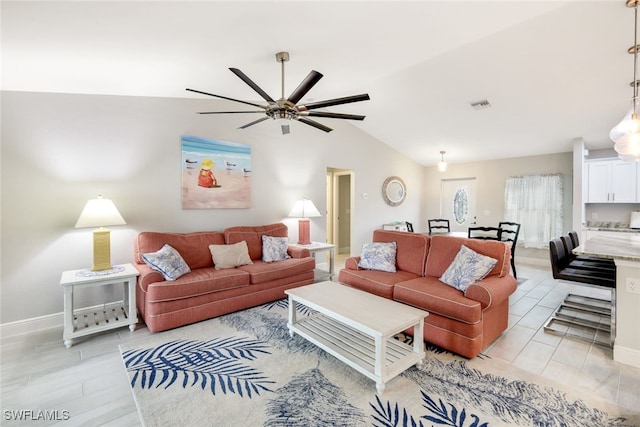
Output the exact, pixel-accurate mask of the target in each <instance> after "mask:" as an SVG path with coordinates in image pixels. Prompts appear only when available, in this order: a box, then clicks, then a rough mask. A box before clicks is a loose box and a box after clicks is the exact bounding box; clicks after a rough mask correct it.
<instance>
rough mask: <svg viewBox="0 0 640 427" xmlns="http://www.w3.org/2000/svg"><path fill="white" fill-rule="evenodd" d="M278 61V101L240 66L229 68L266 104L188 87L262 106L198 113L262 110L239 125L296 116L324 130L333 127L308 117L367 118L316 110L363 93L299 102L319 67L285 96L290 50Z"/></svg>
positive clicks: (315, 79) (362, 97)
mask: <svg viewBox="0 0 640 427" xmlns="http://www.w3.org/2000/svg"><path fill="white" fill-rule="evenodd" d="M276 61H278V62H279V63H280V64H281V68H282V73H281V78H282V82H281V88H282V96H281V98H280V99H278V100H277V101H276V100H274V99H273V98H271V97H270V96H269V94H267V93H266V92H265V91H264V90H262V88H261V87H260V86H258V85H257V84H256V83H255V82H254V81H253V80H251V79H250V78H249V77H248V76H247V75H246V74H244V73H243V72H242V71H240V70H239V69H237V68H229V70H230V71H231V72H232V73H233V74H235V75H236V76H238V77H239V78H240V79H241V80H242V81H243V82H245V83H246V84H247V85H248V86H249V87H251V88H252V89H253V90H254V91H255V92H256V93H257V94H258V95H260V97H262V99H264V100H265V101H266V102H267V105H261V104H256V103H253V102H248V101H242V100H239V99H235V98H230V97H227V96H222V95H216V94H214V93H208V92H203V91H199V90H195V89H189V88H187V90H188V91H191V92H195V93H200V94H202V95H208V96H213V97H216V98H221V99H225V100H227V101H234V102H239V103H242V104H246V105H251V106H253V107H258V108H261V109H262V110H254V111H205V112H199V113H198V114H232V113H235V114H237V113H261V114H264V115H266V117H263V118H261V119H258V120H254V121H252V122H249V123H247V124H245V125H242V126H240V127H239V128H238V129H246V128H248V127H249V126H253V125H255V124H257V123H260V122H262V121H265V120H267V119H269V118H271V119H273V120H296V121H299V122H301V123H304V124H306V125H309V126H312V127H314V128H316V129H320V130H322V131H324V132H331V131H332V130H333V129H331V128H330V127H328V126H325V125H323V124H322V123H319V122H317V121H315V120H312V119H310V118H309V117H322V118H332V119H346V120H364V118H365V116H362V115H356V114H341V113H332V112H328V111H315V110H316V109H320V108H326V107H330V106H333V105H342V104H348V103H351V102H360V101H368V100H369V95H368V94H366V93H363V94H361V95H353V96H346V97H343V98H334V99H327V100H324V101H316V102H311V103H309V102H307V103H306V104H304V105H303V104H300V105H298V102H299V101H300V100H301V99H302V98H304V97H305V95H306V94H307V93H308V92H309V91H310V90H311V89H312V88H313V87H314V86H315V84H316V83H318V81H319V80H320V79H321V78H322V77H323V75H322V73H319V72H317V71H316V70H311V72H310V73H309V74H308V75H307V77H305V78H304V80H303V81H302V82H301V83H300V84H299V85H298V87H297V88H296V89H294V91H293V92H291V95H289V97H288V98H285V94H284V63H285V62H287V61H289V53H288V52H278V53H276ZM282 133H283V134H287V133H289V129H288V126H287V130H286V132H285V128H284V125H283V127H282Z"/></svg>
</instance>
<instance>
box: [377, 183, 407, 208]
mask: <svg viewBox="0 0 640 427" xmlns="http://www.w3.org/2000/svg"><path fill="white" fill-rule="evenodd" d="M406 196H407V187H406V186H405V185H404V181H403V180H402V178H400V177H399V176H390V177H389V178H387V179H385V180H384V182H383V183H382V198H383V199H384V201H385V202H387V204H388V205H390V206H398V205H399V204H400V203H402V202H404V198H405V197H406Z"/></svg>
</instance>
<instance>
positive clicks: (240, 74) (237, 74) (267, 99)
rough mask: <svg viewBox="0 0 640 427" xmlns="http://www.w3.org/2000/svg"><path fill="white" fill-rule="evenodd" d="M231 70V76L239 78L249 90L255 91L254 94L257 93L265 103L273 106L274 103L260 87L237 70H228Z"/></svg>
mask: <svg viewBox="0 0 640 427" xmlns="http://www.w3.org/2000/svg"><path fill="white" fill-rule="evenodd" d="M229 69H230V70H231V72H232V73H233V74H235V75H236V76H238V77H240V79H242V81H243V82H245V83H246V84H248V85H249V86H250V87H251V89H253V90H255V91H256V92H258V95H260V96H261V97H263V98H264V100H265V101H267V102H268V103H269V104H273V103H275V102H276V101H274V100H273V98H271V97H270V96H269V95H268V94H267V92H265V91H264V90H262V89H261V88H260V86H258V85H257V84H255V83H254V82H253V80H251V79H250V78H249V77H248V76H247V75H246V74H245V73H243V72H242V71H240V70H238V69H237V68H229Z"/></svg>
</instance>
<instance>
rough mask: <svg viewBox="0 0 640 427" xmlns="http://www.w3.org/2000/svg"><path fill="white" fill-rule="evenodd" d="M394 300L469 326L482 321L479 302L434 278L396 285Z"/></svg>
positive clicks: (423, 278)
mask: <svg viewBox="0 0 640 427" xmlns="http://www.w3.org/2000/svg"><path fill="white" fill-rule="evenodd" d="M393 299H394V300H395V301H398V302H402V303H405V304H409V305H412V306H414V307H418V308H421V309H423V310H426V311H428V312H430V313H436V314H439V315H441V316H444V317H448V318H450V319H454V320H458V321H460V322H464V323H468V324H474V323H478V322H480V321H482V306H481V304H480V303H479V302H478V301H474V300H472V299H469V298H467V297H465V296H464V294H463V293H462V292H460V291H459V290H457V289H455V288H453V287H451V286H449V285H447V284H444V283H442V282H441V281H439V280H438V279H436V278H434V277H419V278H417V279H413V280H408V281H406V282H402V283H398V284H396V285H395V286H394V289H393Z"/></svg>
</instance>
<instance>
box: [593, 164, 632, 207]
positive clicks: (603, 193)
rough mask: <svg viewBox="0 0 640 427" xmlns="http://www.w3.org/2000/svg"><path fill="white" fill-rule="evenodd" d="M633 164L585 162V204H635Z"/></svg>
mask: <svg viewBox="0 0 640 427" xmlns="http://www.w3.org/2000/svg"><path fill="white" fill-rule="evenodd" d="M636 169H637V166H636V163H635V162H623V161H622V160H597V161H596V160H593V161H588V162H587V203H636V202H637V201H639V200H640V199H639V198H638V196H639V195H638V192H637V187H638V174H637V170H636Z"/></svg>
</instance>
